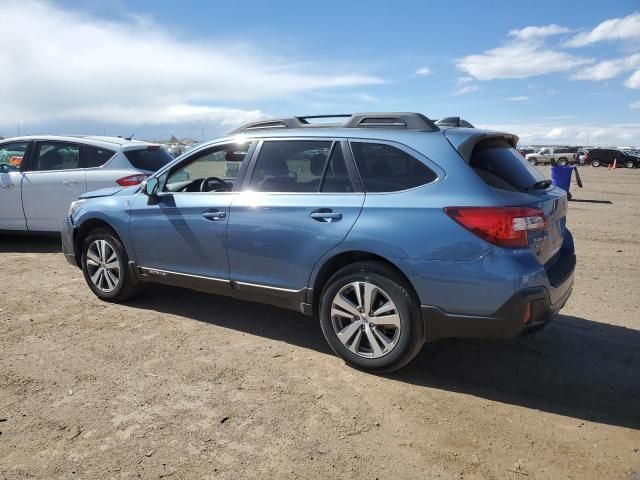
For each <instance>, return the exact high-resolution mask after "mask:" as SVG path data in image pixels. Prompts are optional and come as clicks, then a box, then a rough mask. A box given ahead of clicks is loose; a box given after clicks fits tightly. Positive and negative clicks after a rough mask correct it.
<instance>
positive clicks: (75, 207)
mask: <svg viewBox="0 0 640 480" xmlns="http://www.w3.org/2000/svg"><path fill="white" fill-rule="evenodd" d="M84 202H85V200H84V198H81V199H80V200H75V201H73V202H71V205H69V218H73V214H74V213H75V212H76V210H78V208H79V207H80V205H82V204H83V203H84Z"/></svg>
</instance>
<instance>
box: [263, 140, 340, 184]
mask: <svg viewBox="0 0 640 480" xmlns="http://www.w3.org/2000/svg"><path fill="white" fill-rule="evenodd" d="M331 144H332V142H330V141H316V140H312V141H307V140H287V141H267V142H264V144H263V145H262V148H261V149H260V155H259V157H258V161H257V162H256V167H255V170H254V172H253V176H252V177H251V189H253V190H256V191H261V192H317V191H319V189H320V181H321V179H322V174H323V172H324V167H325V164H326V163H327V157H328V156H329V151H330V150H331Z"/></svg>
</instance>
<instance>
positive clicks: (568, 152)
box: [525, 147, 578, 165]
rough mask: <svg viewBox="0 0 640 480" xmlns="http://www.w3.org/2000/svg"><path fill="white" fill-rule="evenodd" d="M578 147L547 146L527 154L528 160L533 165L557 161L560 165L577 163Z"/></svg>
mask: <svg viewBox="0 0 640 480" xmlns="http://www.w3.org/2000/svg"><path fill="white" fill-rule="evenodd" d="M577 151H578V147H560V148H554V147H545V148H542V149H540V150H539V151H538V152H535V153H529V154H527V155H525V158H526V159H527V161H528V162H529V163H530V164H532V165H538V164H547V163H551V162H552V161H555V162H556V163H557V164H558V165H569V164H570V163H575V161H576V153H577Z"/></svg>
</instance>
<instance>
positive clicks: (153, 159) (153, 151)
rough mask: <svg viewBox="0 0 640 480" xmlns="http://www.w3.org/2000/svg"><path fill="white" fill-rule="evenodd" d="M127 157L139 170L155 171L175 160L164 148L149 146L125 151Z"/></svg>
mask: <svg viewBox="0 0 640 480" xmlns="http://www.w3.org/2000/svg"><path fill="white" fill-rule="evenodd" d="M124 155H125V157H127V159H128V160H129V163H131V165H132V166H133V168H137V169H138V170H148V171H150V172H155V171H156V170H159V169H160V168H162V167H164V166H165V165H166V164H167V163H169V162H172V161H173V157H172V156H171V155H169V153H168V152H167V151H166V150H165V149H163V148H158V147H149V148H143V149H139V150H127V151H125V152H124Z"/></svg>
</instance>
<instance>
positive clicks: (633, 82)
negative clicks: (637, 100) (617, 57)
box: [624, 69, 640, 88]
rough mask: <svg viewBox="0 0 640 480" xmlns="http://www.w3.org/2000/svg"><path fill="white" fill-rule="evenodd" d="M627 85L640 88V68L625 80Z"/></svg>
mask: <svg viewBox="0 0 640 480" xmlns="http://www.w3.org/2000/svg"><path fill="white" fill-rule="evenodd" d="M624 86H625V87H629V88H640V69H639V70H636V71H635V72H633V73H632V74H631V76H630V77H629V78H627V81H626V82H624Z"/></svg>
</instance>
